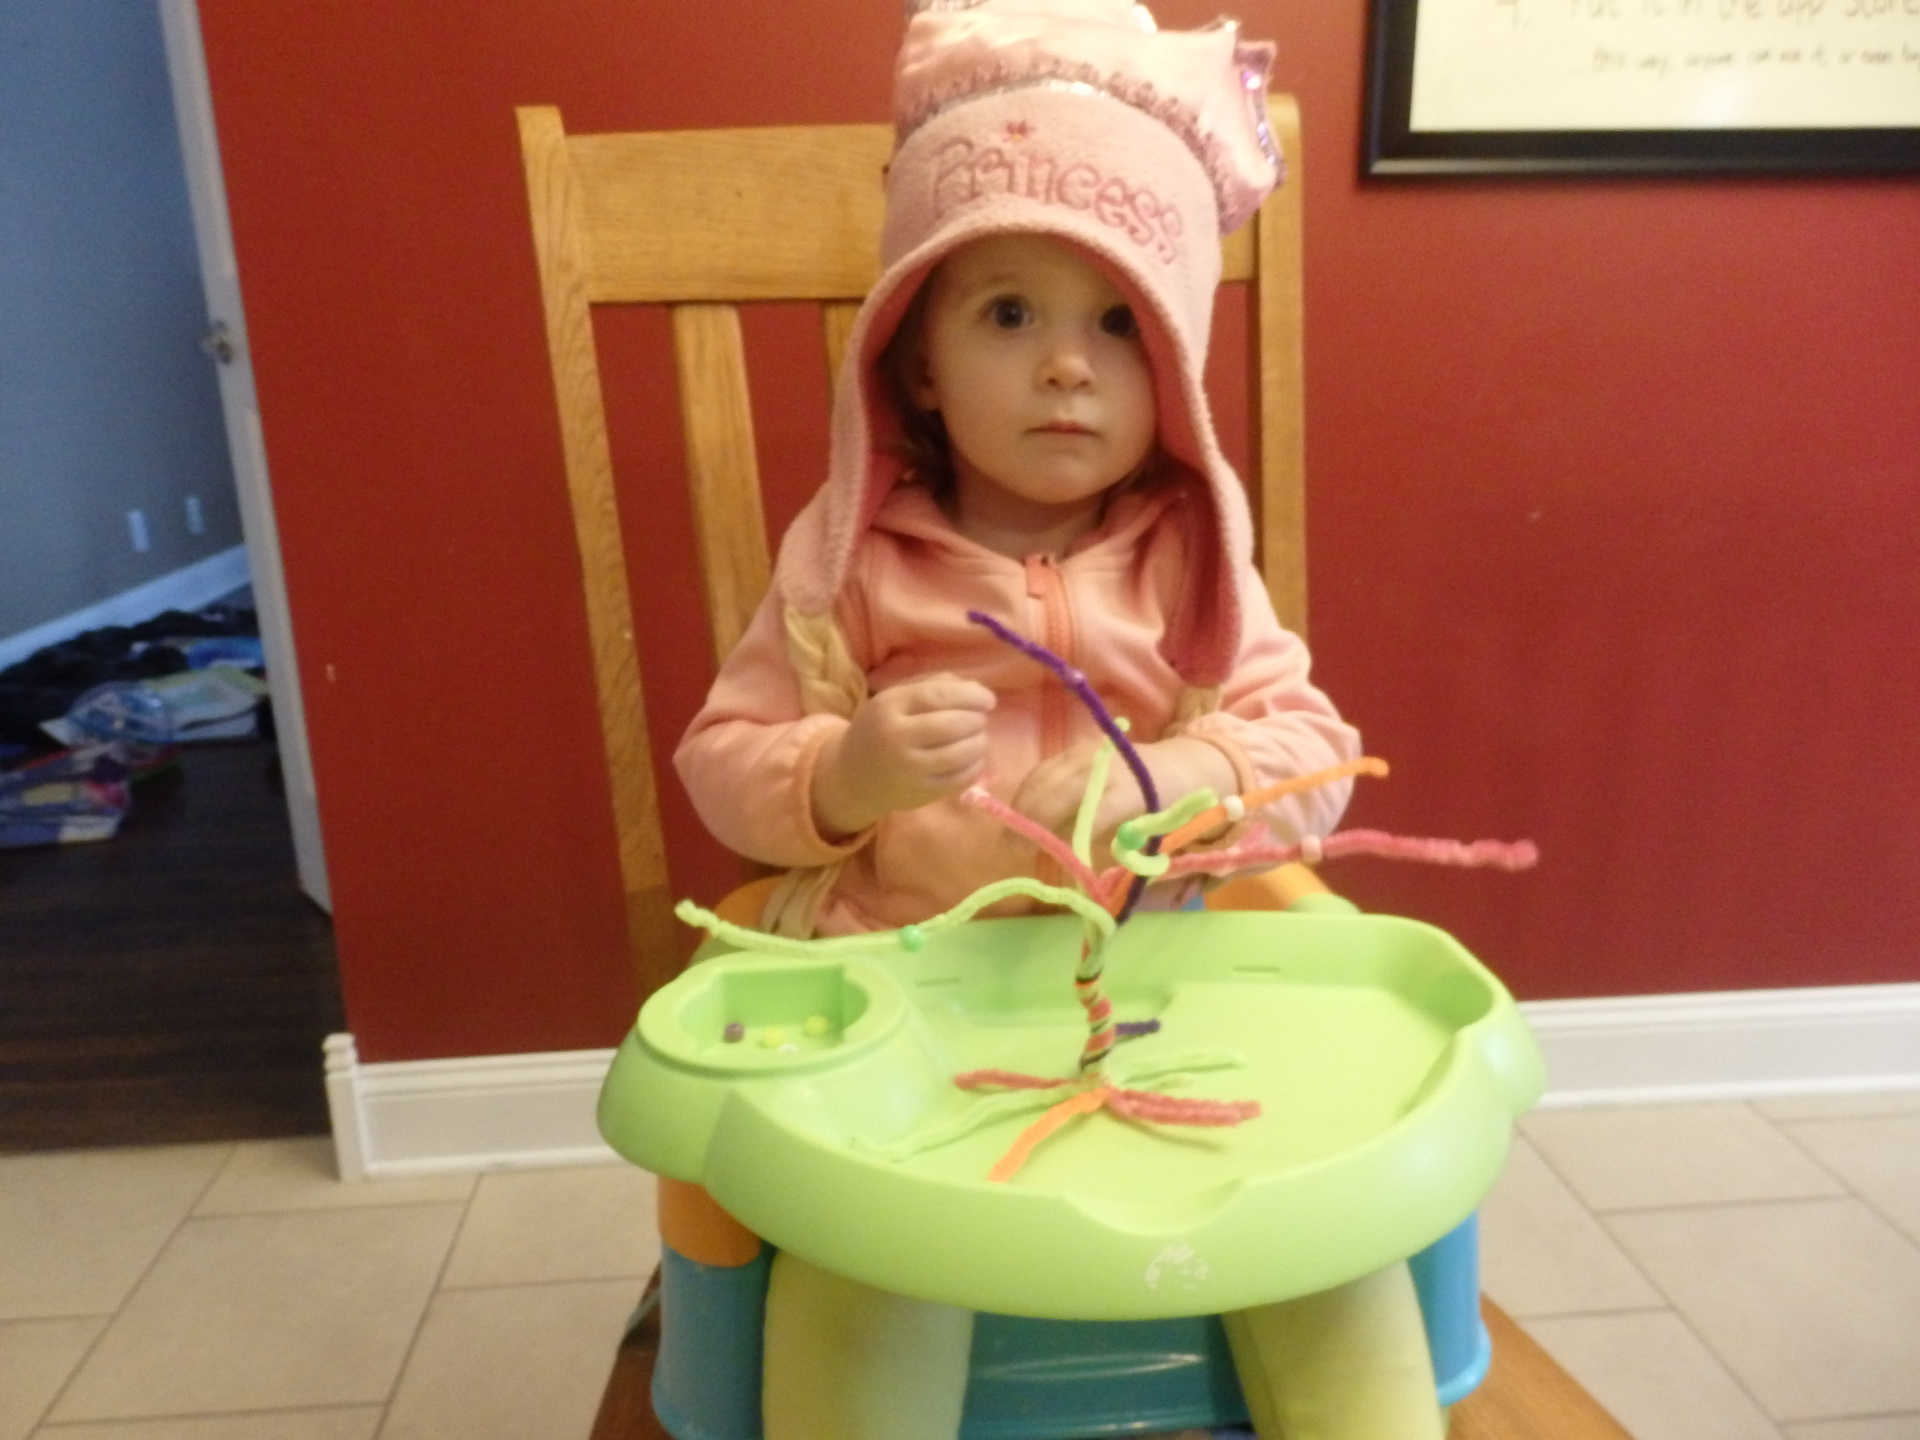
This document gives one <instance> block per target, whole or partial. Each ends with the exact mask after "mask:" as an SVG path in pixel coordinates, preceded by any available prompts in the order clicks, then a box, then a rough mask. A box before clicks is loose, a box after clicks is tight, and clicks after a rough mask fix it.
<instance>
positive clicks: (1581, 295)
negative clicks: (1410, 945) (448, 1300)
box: [201, 0, 1920, 1060]
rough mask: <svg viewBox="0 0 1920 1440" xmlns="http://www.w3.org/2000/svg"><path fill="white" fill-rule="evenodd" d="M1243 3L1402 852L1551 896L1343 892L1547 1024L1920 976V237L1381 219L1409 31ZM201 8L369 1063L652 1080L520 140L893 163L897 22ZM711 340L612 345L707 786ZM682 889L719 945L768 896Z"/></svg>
mask: <svg viewBox="0 0 1920 1440" xmlns="http://www.w3.org/2000/svg"><path fill="white" fill-rule="evenodd" d="M1159 8H1160V13H1161V18H1162V20H1163V21H1164V22H1169V23H1177V24H1191V23H1197V22H1199V21H1202V20H1205V19H1207V18H1210V16H1211V14H1212V4H1211V0H1181V3H1179V4H1177V5H1175V4H1163V5H1162V6H1161V7H1159ZM1241 8H1242V13H1243V15H1244V17H1245V18H1246V19H1247V21H1248V28H1249V30H1250V32H1252V33H1255V34H1264V35H1272V36H1275V37H1277V38H1278V39H1279V40H1280V42H1281V46H1282V51H1281V62H1280V66H1279V72H1278V79H1279V83H1280V84H1281V86H1282V87H1283V88H1288V89H1291V90H1294V91H1295V92H1296V93H1297V94H1299V95H1300V97H1301V101H1302V104H1303V107H1304V110H1305V115H1306V123H1307V137H1308V148H1309V157H1310V158H1309V161H1308V165H1307V174H1306V177H1305V181H1306V184H1307V195H1308V226H1309V232H1308V236H1309V244H1308V277H1307V279H1308V325H1309V336H1310V338H1309V355H1308V365H1309V393H1308V402H1309V419H1308V433H1309V473H1310V476H1311V481H1310V483H1311V487H1312V491H1311V524H1312V554H1313V576H1312V600H1313V607H1314V610H1313V615H1314V629H1313V638H1314V643H1315V650H1316V654H1317V656H1318V659H1319V664H1320V676H1321V678H1322V680H1323V681H1324V683H1325V684H1326V685H1327V686H1328V687H1329V688H1330V689H1331V690H1332V691H1333V693H1334V694H1335V696H1336V697H1337V698H1338V699H1339V700H1340V701H1341V703H1342V704H1343V706H1344V707H1345V708H1346V709H1347V710H1348V712H1349V713H1350V714H1351V715H1352V716H1353V717H1354V718H1355V719H1356V720H1357V721H1358V722H1359V723H1360V724H1361V725H1362V727H1363V728H1364V729H1365V731H1366V732H1367V735H1368V739H1369V744H1370V748H1371V749H1372V750H1374V752H1375V753H1379V754H1383V755H1385V756H1387V757H1388V758H1389V759H1391V760H1392V761H1393V762H1394V764H1395V775H1394V778H1393V779H1392V780H1390V781H1387V782H1383V783H1382V782H1376V783H1375V785H1374V786H1373V788H1372V789H1370V790H1369V791H1367V792H1366V793H1365V794H1364V795H1363V797H1362V799H1361V800H1360V801H1359V803H1358V804H1357V806H1356V809H1355V811H1354V819H1355V820H1356V821H1358V822H1361V823H1368V824H1379V825H1388V826H1392V827H1396V828H1402V829H1407V830H1412V831H1416V832H1423V833H1435V834H1458V835H1482V834H1491V835H1531V836H1534V837H1535V838H1537V839H1538V840H1539V841H1540V842H1541V844H1542V846H1543V848H1544V850H1545V853H1546V862H1545V865H1544V866H1543V868H1542V869H1541V870H1540V871H1538V872H1536V873H1535V874H1533V875H1529V876H1524V877H1508V876H1498V877H1495V876H1479V875H1460V874H1452V873H1432V874H1428V873H1421V872H1417V871H1413V870H1410V869H1409V870H1392V869H1389V868H1387V867H1386V866H1384V865H1382V864H1377V863H1373V862H1365V861H1353V862H1348V863H1347V864H1346V865H1345V866H1343V867H1342V868H1341V869H1340V870H1339V871H1338V872H1337V873H1336V874H1335V876H1334V878H1335V880H1336V883H1338V884H1339V885H1340V886H1341V887H1342V888H1344V889H1346V890H1347V891H1348V892H1349V893H1351V894H1353V895H1354V896H1355V897H1356V898H1358V899H1360V900H1361V901H1362V902H1363V903H1365V904H1367V905H1369V906H1372V907H1376V908H1381V909H1395V910H1403V911H1406V912H1409V913H1416V914H1421V915H1424V916H1427V917H1430V918H1433V919H1435V920H1437V921H1439V922H1440V923H1442V924H1445V925H1447V926H1448V927H1449V928H1451V929H1453V930H1455V931H1456V932H1457V933H1458V934H1460V935H1461V936H1462V938H1463V939H1465V940H1466V941H1467V943H1468V944H1469V945H1470V946H1472V947H1474V948H1475V949H1476V950H1477V951H1478V952H1479V953H1480V954H1482V955H1483V957H1485V958H1486V959H1487V960H1489V962H1490V963H1492V964H1494V965H1495V966H1496V968H1498V969H1500V970H1501V971H1502V973H1504V974H1505V975H1506V977H1507V978H1508V979H1509V981H1510V982H1511V983H1512V984H1513V986H1514V988H1515V990H1516V991H1517V992H1518V993H1520V994H1521V995H1523V996H1532V997H1539V996H1560V995H1593V994H1621V993H1635V992H1650V991H1673V990H1699V989H1725V988H1747V987H1765V986H1783V985H1809V984H1833V983H1846V982H1860V981H1890V980H1900V979H1910V978H1913V977H1914V976H1915V975H1916V971H1917V970H1920V967H1917V966H1916V962H1915V960H1914V958H1913V953H1912V949H1911V937H1912V936H1913V935H1914V934H1915V933H1917V932H1920V882H1917V880H1916V877H1917V876H1920V757H1917V756H1916V754H1915V747H1914V745H1913V742H1912V741H1911V739H1910V738H1909V736H1910V731H1911V728H1912V717H1913V716H1914V715H1915V714H1916V713H1920V703H1916V701H1917V700H1920V697H1917V696H1916V694H1915V688H1916V687H1915V682H1914V679H1913V675H1914V666H1913V664H1912V663H1911V660H1910V658H1909V655H1908V653H1907V652H1908V650H1909V649H1910V637H1912V636H1913V635H1914V634H1915V633H1916V620H1920V566H1916V564H1915V556H1916V554H1920V544H1917V542H1920V483H1917V482H1920V474H1916V471H1917V470H1920V461H1916V459H1915V457H1916V456H1920V401H1917V400H1916V387H1915V383H1914V382H1915V373H1916V372H1915V361H1914V358H1913V357H1914V356H1915V355H1916V354H1920V186H1916V184H1915V183H1914V182H1912V181H1821V180H1811V181H1809V180H1799V181H1737V182H1729V181H1696V182H1666V181H1637V182H1608V181H1598V182H1582V183H1579V184H1564V183H1555V182H1539V181H1529V182H1524V183H1477V182H1476V183H1464V184H1463V183H1458V182H1455V183H1448V184H1440V183H1426V184H1413V185H1408V184H1399V185H1393V186H1386V185H1378V184H1361V183H1359V182H1358V181H1357V180H1356V178H1355V174H1356V159H1355V157H1356V154H1357V148H1358V135H1357V124H1358V115H1359V111H1360V94H1359V89H1360V79H1359V74H1360V53H1361V44H1362V28H1363V25H1362V18H1361V16H1362V9H1363V7H1362V5H1361V3H1360V0H1343V3H1338V4H1335V3H1325V4H1315V5H1297V4H1296V5H1284V6H1283V5H1281V4H1279V3H1276V0H1250V3H1247V4H1245V5H1243V6H1242V7H1241ZM201 11H202V17H203V24H204V26H205V30H206V36H207V45H208V52H209V59H210V61H211V64H212V71H213V81H214V93H215V102H216V109H217V112H218V119H219V124H220V130H221V139H222V145H223V149H224V153H225V160H226V166H227V178H228V186H229V189H230V192H231V200H232V208H233V217H234V227H235V233H236V239H237V242H238V245H239V251H240V259H241V273H242V278H243V281H244V284H245V287H246V296H247V305H248V319H249V324H250V327H251V332H252V339H253V343H254V350H255V364H256V368H257V373H258V378H259V385H260V393H261V401H262V407H263V414H264V417H265V424H266V432H267V444H268V450H269V455H270V459H271V463H272V467H273V477H274V487H275V493H276V497H277V502H278V505H279V511H280V524H281V530H282V539H283V545H284V548H285V551H286V562H287V570H288V576H289V585H290V588H291V591H292V600H293V607H294V614H295V619H296V624H297V629H298V639H299V645H300V652H301V659H302V666H303V676H302V679H303V682H304V684H305V687H306V693H307V697H308V704H309V706H310V711H311V713H310V716H309V722H310V728H311V731H312V735H313V743H314V751H315V763H316V766H317V770H318V776H319V784H320V790H321V803H322V819H323V824H324V827H325V831H326V839H327V849H328V861H329V865H330V867H331V871H332V877H333V883H334V893H335V899H336V906H337V912H336V914H337V922H338V928H339V938H340V949H341V963H342V970H343V973H344V977H345V981H346V986H347V1006H348V1013H349V1017H350V1022H351V1025H352V1028H353V1030H354V1031H355V1033H356V1035H357V1037H358V1039H359V1041H360V1045H361V1052H362V1054H363V1056H365V1057H366V1058H368V1059H372V1060H395V1059H410V1058H419V1057H427V1056H438V1055H460V1054H481V1053H495V1052H513V1051H529V1050H541V1049H564V1048H574V1047H584V1046H598V1045H607V1044H611V1043H613V1042H614V1040H615V1039H616V1038H617V1037H618V1035H619V1033H620V1031H621V1029H622V1028H623V1026H624V1025H625V1024H626V1023H627V1022H628V1021H629V1020H630V1018H631V1013H630V1012H631V1003H632V996H631V991H630V986H629V983H628V981H627V978H626V976H627V966H626V959H625V955H624V951H623V941H622V935H621V924H620V911H619V899H618V881H617V876H616V872H615V862H614V857H613V849H612V831H611V821H610V819H609V817H608V814H607V808H606V801H605V798H604V785H603V781H602V772H601V769H600V760H599V751H598V737H597V733H596V728H595V727H596V721H595V717H594V709H593V703H592V693H591V680H590V676H589V671H588V668H587V658H586V656H587V651H586V639H585V627H584V621H583V618H582V613H581V606H580V601H579V598H578V578H577V571H576V569H575V564H574V560H573V554H572V541H571V535H570V530H569V522H568V519H567V513H566V505H565V499H564V482H563V479H562V474H561V469H560V461H559V445H558V437H557V431H556V427H555V420H554V414H553V402H552V398H551V392H550V389H549V382H548V378H547V372H546V360H545V351H544V340H543V334H542V329H541V323H540V316H539V300H538V293H537V290H536V285H535V278H534V272H533V264H532V256H531V250H530V246H529V243H528V240H527V232H526V221H525V214H524V199H523V192H522V188H521V179H520V171H519V157H518V151H517V143H516V140H515V134H514V128H513V120H512V113H511V112H512V107H513V106H514V105H515V104H521V103H541V102H545V103H557V104H558V105H560V106H561V107H562V109H563V112H564V114H565V116H566V119H567V123H568V125H569V127H570V128H573V129H577V130H591V129H612V128H650V127H669V126H676V127H677V126H700V125H718V124H730V125H741V124H773V123H794V122H815V121H828V120H872V119H878V118H881V117H883V116H884V114H885V106H886V70H887V65H888V62H889V59H890V56H891V51H892V47H893V44H894V41H895V39H896V37H897V34H898V25H899V21H898V14H899V9H898V5H897V0H708V3H705V4H702V5H699V6H679V5H658V4H642V3H640V0H492V3H489V4H487V5H485V6H478V5H473V6H451V5H449V6H426V5H393V4H390V3H385V0H333V3H329V4H326V5H309V6H280V5H260V4H257V3H254V0H201ZM1223 329H1224V332H1226V333H1224V334H1223V340H1224V342H1225V343H1224V344H1223V347H1222V355H1221V356H1220V357H1219V359H1218V363H1217V364H1216V366H1215V370H1216V372H1217V374H1216V387H1217V391H1218V394H1219V399H1220V401H1221V409H1222V412H1223V414H1224V415H1226V416H1228V417H1230V418H1237V417H1239V416H1241V415H1243V414H1244V398H1243V396H1242V395H1241V394H1240V393H1239V391H1238V388H1237V386H1236V384H1235V376H1236V375H1237V373H1238V371H1237V365H1236V363H1235V357H1234V356H1233V354H1232V353H1231V352H1232V350H1233V342H1234V341H1235V340H1236V338H1237V335H1238V327H1237V326H1236V325H1232V324H1229V325H1227V326H1225V327H1223ZM664 334H665V327H664V324H663V322H662V320H661V318H660V317H659V316H658V315H649V314H639V315H632V316H623V317H619V318H618V319H617V320H616V321H614V322H613V323H610V324H607V325H605V326H603V328H602V331H601V336H600V338H601V347H602V351H603V362H604V364H605V366H606V373H607V379H608V382H609V389H610V391H611V392H612V401H611V403H612V408H613V423H614V430H615V445H616V464H617V465H618V466H619V467H620V469H621V472H622V483H623V486H624V493H625V501H626V505H627V508H628V530H629V534H628V541H629V546H630V552H631V554H632V557H633V561H634V567H635V574H636V576H640V577H644V585H645V589H644V598H643V599H642V602H641V608H642V612H643V643H645V644H646V646H647V654H646V662H647V665H648V667H649V668H648V673H649V680H650V684H651V685H652V687H653V688H652V692H651V694H650V696H649V703H650V708H651V711H652V715H653V719H654V724H655V736H656V746H657V748H658V749H659V750H660V752H661V755H662V759H663V760H664V755H665V752H667V751H668V750H670V749H671V745H672V741H673V738H674V737H675V736H676V735H677V734H678V731H679V729H680V727H681V726H682V725H684V723H685V721H686V719H687V717H688V716H689V715H690V714H691V713H692V710H693V708H694V707H695V706H696V705H697V703H698V700H699V697H700V694H701V692H702V690H703V689H704V686H705V683H706V679H707V675H708V666H707V663H706V662H705V661H704V659H703V658H702V656H701V651H702V649H703V648H704V646H703V643H687V640H686V639H685V638H684V637H693V636H698V635H701V634H702V633H703V631H702V629H701V622H700V619H699V608H698V607H699V602H698V589H697V585H696V583H695V580H694V575H693V569H692V561H691V558H690V554H689V552H688V546H689V543H690V542H689V540H688V538H687V520H686V514H685V502H684V500H683V499H682V496H681V482H680V480H679V464H680V453H679V448H678V445H679V442H678V438H677V435H676V434H675V424H674V419H673V415H674V400H673V396H672V391H671V374H670V370H669V368H668V367H667V365H666V363H665V340H664ZM750 343H751V345H752V348H753V350H754V352H755V354H756V358H758V359H762V360H765V361H767V362H769V363H770V366H771V367H773V368H772V372H771V373H778V374H780V375H781V377H782V384H781V385H780V386H779V387H778V388H777V389H776V388H775V387H773V386H771V385H766V384H763V385H762V388H761V391H760V393H759V395H758V396H757V397H756V404H757V406H758V408H759V410H760V412H761V420H762V424H763V427H764V428H765V430H766V432H767V436H768V439H767V448H766V451H765V453H764V454H763V466H764V468H765V469H766V470H767V472H768V477H769V484H770V486H771V488H772V491H773V500H772V509H773V511H774V520H775V522H776V524H780V523H784V520H785V518H786V517H787V516H788V515H790V514H791V513H792V510H793V509H794V508H795V506H797V504H798V503H799V501H800V500H801V498H803V496H804V494H805V493H806V490H807V489H808V487H809V486H810V485H811V484H812V483H813V478H814V477H815V476H816V475H817V474H818V467H819V463H820V456H821V453H822V451H823V449H824V439H823V426H822V424H821V421H820V415H821V412H822V411H823V410H824V406H825V393H826V392H825V380H824V377H823V376H822V375H821V374H820V373H819V371H820V366H819V362H818V361H817V359H815V357H814V350H813V346H814V344H815V341H814V338H813V331H812V328H811V322H810V321H809V319H808V318H807V317H805V316H803V315H799V314H796V313H793V312H789V311H776V312H773V313H770V314H766V315H762V316H757V317H755V320H754V323H753V326H752V329H751V332H750ZM1236 448H1238V447H1236ZM1242 453H1243V452H1242ZM663 782H664V789H665V792H666V794H667V797H668V799H669V802H670V823H671V824H672V825H673V826H674V827H675V829H676V830H677V831H678V832H679V833H680V834H681V835H682V836H692V835H695V832H696V830H697V827H695V826H694V824H693V822H692V819H691V816H690V814H689V812H688V810H687V808H686V806H685V803H684V801H682V800H681V799H680V797H679V794H678V789H677V786H676V785H675V784H674V782H673V781H672V779H671V776H670V774H667V775H664V776H663ZM676 845H677V848H676V851H675V857H674V863H675V874H676V881H677V883H678V884H679V885H680V887H681V888H683V889H684V890H687V891H689V892H691V893H694V894H696V895H699V896H701V897H702V898H712V896H713V895H714V894H715V893H716V892H717V891H718V890H720V889H721V888H723V887H724V885H725V884H726V882H727V879H728V877H729V874H730V868H729V866H728V863H727V861H726V859H725V857H724V856H722V855H721V854H720V853H719V852H718V851H717V849H716V848H715V847H713V846H712V844H711V843H710V842H707V841H706V840H705V838H704V837H697V838H694V839H691V840H689V841H688V842H687V843H684V844H681V843H679V841H676Z"/></svg>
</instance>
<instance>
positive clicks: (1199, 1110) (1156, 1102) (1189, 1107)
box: [1107, 1090, 1260, 1126]
mask: <svg viewBox="0 0 1920 1440" xmlns="http://www.w3.org/2000/svg"><path fill="white" fill-rule="evenodd" d="M1107 1108H1108V1109H1109V1110H1111V1111H1113V1113H1114V1114H1116V1115H1124V1116H1125V1117H1126V1118H1127V1119H1129V1120H1144V1121H1147V1122H1148V1123H1150V1124H1154V1125H1215V1126H1220V1125H1238V1124H1239V1123H1240V1122H1241V1121H1243V1120H1255V1119H1258V1118H1259V1115H1260V1102H1259V1101H1258V1100H1199V1099H1195V1098H1193V1097H1191V1096H1187V1097H1182V1096H1178V1095H1156V1094H1154V1093H1153V1092H1152V1091H1150V1090H1115V1091H1114V1092H1113V1093H1112V1094H1110V1095H1108V1096H1107Z"/></svg>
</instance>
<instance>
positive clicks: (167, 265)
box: [0, 0, 241, 640]
mask: <svg viewBox="0 0 1920 1440" xmlns="http://www.w3.org/2000/svg"><path fill="white" fill-rule="evenodd" d="M0 197H4V199H0V640H4V639H6V638H7V637H9V636H14V635H17V634H19V633H21V632H24V631H30V630H34V629H36V628H37V627H40V626H43V625H45V624H47V623H48V622H50V621H54V620H56V619H58V618H59V617H63V616H67V615H69V614H72V613H74V612H79V611H84V610H86V609H88V608H89V607H91V606H94V605H97V604H98V603H99V602H101V601H103V600H105V599H107V598H108V597H111V596H115V595H118V594H120V593H122V592H125V591H128V590H132V589H134V588H135V587H138V586H141V585H143V584H146V583H149V582H152V581H154V580H156V579H157V578H159V577H161V576H165V575H169V574H172V573H174V572H176V571H180V570H183V569H185V568H186V567H189V566H192V565H194V564H195V563H196V562H201V561H205V560H207V559H208V558H209V557H211V556H214V555H217V554H219V553H220V552H223V551H228V550H231V549H232V547H234V546H236V545H238V544H240V543H241V536H240V522H239V515H238V511H237V507H236V503H235V498H234V492H233V478H232V470H231V468H230V466H229V463H228V460H227V453H226V440H225V435H224V431H223V429H222V424H223V422H222V419H221V413H220V399H219V391H218V388H217V386H216V384H215V381H214V376H213V372H212V363H211V362H210V361H209V360H208V359H207V357H206V356H205V355H203V354H202V353H201V352H200V350H199V348H198V341H199V338H200V335H201V333H202V332H203V330H204V329H205V316H206V311H205V306H204V302H203V300H202V296H201V290H200V272H199V266H198V262H197V260H196V258H195V253H194V244H193V225H192V219H191V216H190V214H189V211H188V208H187V192H186V180H185V176H184V173H183V171H182V168H181V161H180V147H179V140H178V138H177V132H176V130H175V126H174V120H173V109H172V98H171V94H170V91H169V88H168V82H167V68H166V57H165V53H164V50H163V48H162V45H161V37H160V22H159V15H158V10H157V7H156V6H155V4H154V3H153V0H85V3H79V4H76V3H74V0H5V3H4V4H0ZM189 495H192V496H197V497H198V498H199V501H200V510H201V514H202V517H203V529H202V531H201V533H199V534H195V533H193V532H192V531H191V530H190V528H189V524H188V517H187V510H186V499H187V497H188V496H189ZM132 509H139V510H142V511H143V512H144V513H145V516H146V519H147V525H148V532H149V536H150V545H151V548H150V549H149V550H148V551H147V552H146V553H144V554H141V553H137V552H136V551H135V549H134V547H133V544H132V540H131V537H130V534H129V526H128V520H127V512H128V511H129V510H132Z"/></svg>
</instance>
